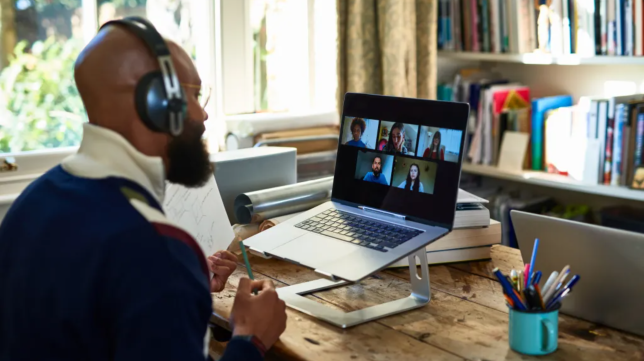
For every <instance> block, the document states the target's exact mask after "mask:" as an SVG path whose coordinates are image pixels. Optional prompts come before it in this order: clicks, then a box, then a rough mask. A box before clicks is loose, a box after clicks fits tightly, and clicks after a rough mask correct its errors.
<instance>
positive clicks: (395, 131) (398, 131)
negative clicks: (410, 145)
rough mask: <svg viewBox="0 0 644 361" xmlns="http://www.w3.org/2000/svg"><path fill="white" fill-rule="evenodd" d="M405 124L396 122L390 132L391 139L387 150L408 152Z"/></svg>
mask: <svg viewBox="0 0 644 361" xmlns="http://www.w3.org/2000/svg"><path fill="white" fill-rule="evenodd" d="M404 130H405V125H404V124H402V123H394V125H393V126H392V127H391V132H390V133H389V141H388V142H387V147H386V151H387V152H394V153H401V154H407V148H405V145H404V144H405V131H404Z"/></svg>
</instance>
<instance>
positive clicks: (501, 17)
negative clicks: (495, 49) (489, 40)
mask: <svg viewBox="0 0 644 361" xmlns="http://www.w3.org/2000/svg"><path fill="white" fill-rule="evenodd" d="M497 1H498V2H497V4H498V7H497V9H498V13H497V23H498V24H499V52H500V53H507V52H508V19H507V15H506V11H505V0H497Z"/></svg>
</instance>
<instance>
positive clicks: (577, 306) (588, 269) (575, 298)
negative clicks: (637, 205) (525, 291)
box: [510, 211, 644, 336]
mask: <svg viewBox="0 0 644 361" xmlns="http://www.w3.org/2000/svg"><path fill="white" fill-rule="evenodd" d="M510 217H511V218H512V224H513V226H514V230H515V232H516V235H517V239H518V242H519V248H520V250H521V256H522V257H523V261H524V262H530V257H531V256H532V248H533V244H534V240H535V238H539V251H538V253H537V259H536V261H535V269H536V270H541V272H542V273H543V276H542V277H541V279H542V281H541V282H542V283H543V282H545V280H546V279H547V278H548V277H549V276H550V273H551V272H552V271H555V270H556V271H558V272H561V269H562V268H563V267H564V266H565V265H570V270H571V272H570V275H571V276H572V275H574V274H578V275H579V276H580V279H579V282H578V283H577V284H576V285H575V286H574V288H573V290H572V292H570V294H569V295H568V297H566V298H565V299H564V300H563V302H562V308H561V311H562V312H564V313H567V314H569V315H572V316H576V317H579V318H582V319H585V320H588V321H591V322H595V323H599V324H602V325H606V326H610V327H614V328H617V329H621V330H624V331H628V332H632V333H635V334H638V335H643V336H644V312H642V304H643V302H642V300H643V299H644V286H643V285H644V282H643V281H642V280H643V279H644V235H642V234H640V233H633V232H627V231H622V230H617V229H612V228H606V227H600V226H596V225H591V224H586V223H580V222H573V221H568V220H563V219H559V218H552V217H546V216H542V215H537V214H532V213H525V212H519V211H511V212H510ZM571 276H569V277H568V279H570V277H571Z"/></svg>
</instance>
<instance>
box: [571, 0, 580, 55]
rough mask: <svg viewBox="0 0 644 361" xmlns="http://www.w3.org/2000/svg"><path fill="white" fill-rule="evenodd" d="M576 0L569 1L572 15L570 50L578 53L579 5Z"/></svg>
mask: <svg viewBox="0 0 644 361" xmlns="http://www.w3.org/2000/svg"><path fill="white" fill-rule="evenodd" d="M575 5H576V4H575V0H569V1H568V15H569V17H570V49H571V50H570V51H571V53H573V54H576V53H577V29H578V28H579V23H578V22H577V6H575Z"/></svg>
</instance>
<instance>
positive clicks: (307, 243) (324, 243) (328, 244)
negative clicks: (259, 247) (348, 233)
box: [271, 233, 359, 269]
mask: <svg viewBox="0 0 644 361" xmlns="http://www.w3.org/2000/svg"><path fill="white" fill-rule="evenodd" d="M357 251H359V247H356V245H354V244H350V243H346V242H344V241H340V240H336V239H334V238H329V237H325V236H319V235H317V234H311V233H310V234H306V235H304V236H302V237H298V238H296V239H294V240H292V241H290V242H288V243H286V244H283V245H281V246H279V247H277V248H276V249H274V250H273V251H272V252H271V253H274V254H276V255H277V256H279V257H282V258H287V259H289V260H293V261H295V262H299V263H301V264H303V265H305V266H308V267H313V268H319V269H324V267H325V266H326V265H328V264H330V263H333V262H335V261H337V260H339V259H341V258H344V257H346V256H348V255H350V254H351V253H353V252H357Z"/></svg>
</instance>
